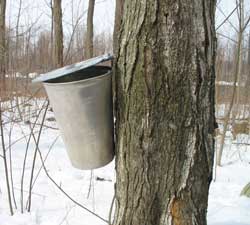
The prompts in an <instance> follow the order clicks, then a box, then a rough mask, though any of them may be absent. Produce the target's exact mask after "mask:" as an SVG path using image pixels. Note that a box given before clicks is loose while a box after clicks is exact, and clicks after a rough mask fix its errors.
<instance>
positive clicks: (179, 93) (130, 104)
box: [114, 0, 216, 225]
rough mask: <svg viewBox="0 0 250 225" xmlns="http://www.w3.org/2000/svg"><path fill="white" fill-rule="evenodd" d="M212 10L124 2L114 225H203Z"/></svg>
mask: <svg viewBox="0 0 250 225" xmlns="http://www.w3.org/2000/svg"><path fill="white" fill-rule="evenodd" d="M215 4H216V1H215V0H182V1H171V0H157V1H155V0H147V1H146V0H142V1H133V0H124V5H123V21H122V22H121V28H120V29H119V30H120V35H119V46H118V50H117V59H116V64H115V70H116V75H115V76H116V87H115V89H116V90H115V93H116V101H115V108H116V109H115V111H116V119H117V120H116V154H117V156H116V157H117V158H116V171H117V183H116V199H117V201H116V213H115V219H114V224H115V225H128V224H129V225H142V224H143V225H170V224H171V225H194V224H196V225H205V224H206V213H207V201H208V190H209V185H210V182H211V179H212V165H213V156H214V137H213V136H214V127H215V116H214V90H215V84H214V83H215V68H214V64H215V48H216V46H215V43H216V39H215V29H214V13H215ZM115 52H116V50H115Z"/></svg>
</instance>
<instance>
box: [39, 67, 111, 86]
mask: <svg viewBox="0 0 250 225" xmlns="http://www.w3.org/2000/svg"><path fill="white" fill-rule="evenodd" d="M111 75H112V69H111V67H110V70H109V71H108V72H107V73H104V74H102V75H98V76H96V77H91V78H86V79H81V80H76V81H69V82H55V83H51V81H52V80H56V79H57V78H54V79H51V80H48V81H44V82H43V84H44V85H46V86H57V85H71V84H76V83H83V82H89V81H92V80H99V79H101V78H104V77H108V76H111ZM65 76H67V75H65ZM58 78H59V77H58Z"/></svg>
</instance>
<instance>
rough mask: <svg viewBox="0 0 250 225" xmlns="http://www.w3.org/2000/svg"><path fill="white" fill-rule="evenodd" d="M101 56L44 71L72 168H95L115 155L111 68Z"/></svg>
mask: <svg viewBox="0 0 250 225" xmlns="http://www.w3.org/2000/svg"><path fill="white" fill-rule="evenodd" d="M111 58H112V56H110V55H104V56H100V57H96V58H93V59H90V60H87V61H84V62H80V63H77V64H74V65H70V66H66V67H63V68H60V69H57V70H54V71H51V72H49V73H47V74H44V75H42V76H40V77H38V78H37V79H35V80H34V81H33V82H41V81H42V82H43V84H44V86H45V89H46V91H47V94H48V97H49V100H50V103H51V105H52V108H53V110H54V113H55V117H56V120H57V122H58V126H59V129H60V132H61V134H62V138H63V140H64V143H65V145H66V149H67V152H68V155H69V158H70V160H71V163H72V165H73V166H74V167H76V168H79V169H94V168H98V167H102V166H104V165H106V164H108V163H109V162H110V161H112V159H113V157H114V135H113V132H114V130H113V112H112V109H113V107H112V90H111V75H112V72H111V68H110V67H106V66H97V65H96V64H98V63H100V62H103V61H107V60H110V59H111Z"/></svg>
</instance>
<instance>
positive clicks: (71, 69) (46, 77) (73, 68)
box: [32, 54, 113, 83]
mask: <svg viewBox="0 0 250 225" xmlns="http://www.w3.org/2000/svg"><path fill="white" fill-rule="evenodd" d="M112 59H113V56H112V55H111V54H105V55H101V56H98V57H95V58H91V59H88V60H85V61H81V62H78V63H74V64H71V65H67V66H64V67H61V68H58V69H55V70H52V71H50V72H47V73H45V74H40V76H38V77H37V78H35V79H33V80H32V83H38V82H43V83H45V82H47V81H50V80H53V79H56V78H59V77H63V76H67V75H68V74H72V73H75V72H77V71H80V70H84V69H87V68H89V67H92V66H95V65H97V64H99V63H102V62H106V61H109V60H112Z"/></svg>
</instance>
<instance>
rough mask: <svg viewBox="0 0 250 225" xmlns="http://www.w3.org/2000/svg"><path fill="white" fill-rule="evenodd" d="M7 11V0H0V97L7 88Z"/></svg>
mask: <svg viewBox="0 0 250 225" xmlns="http://www.w3.org/2000/svg"><path fill="white" fill-rule="evenodd" d="M5 11H6V0H0V89H1V91H0V92H2V93H0V94H1V95H0V97H1V96H2V94H4V93H3V92H4V90H5V88H6V84H5V83H6V82H5V72H6V63H5V58H6V39H5Z"/></svg>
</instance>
